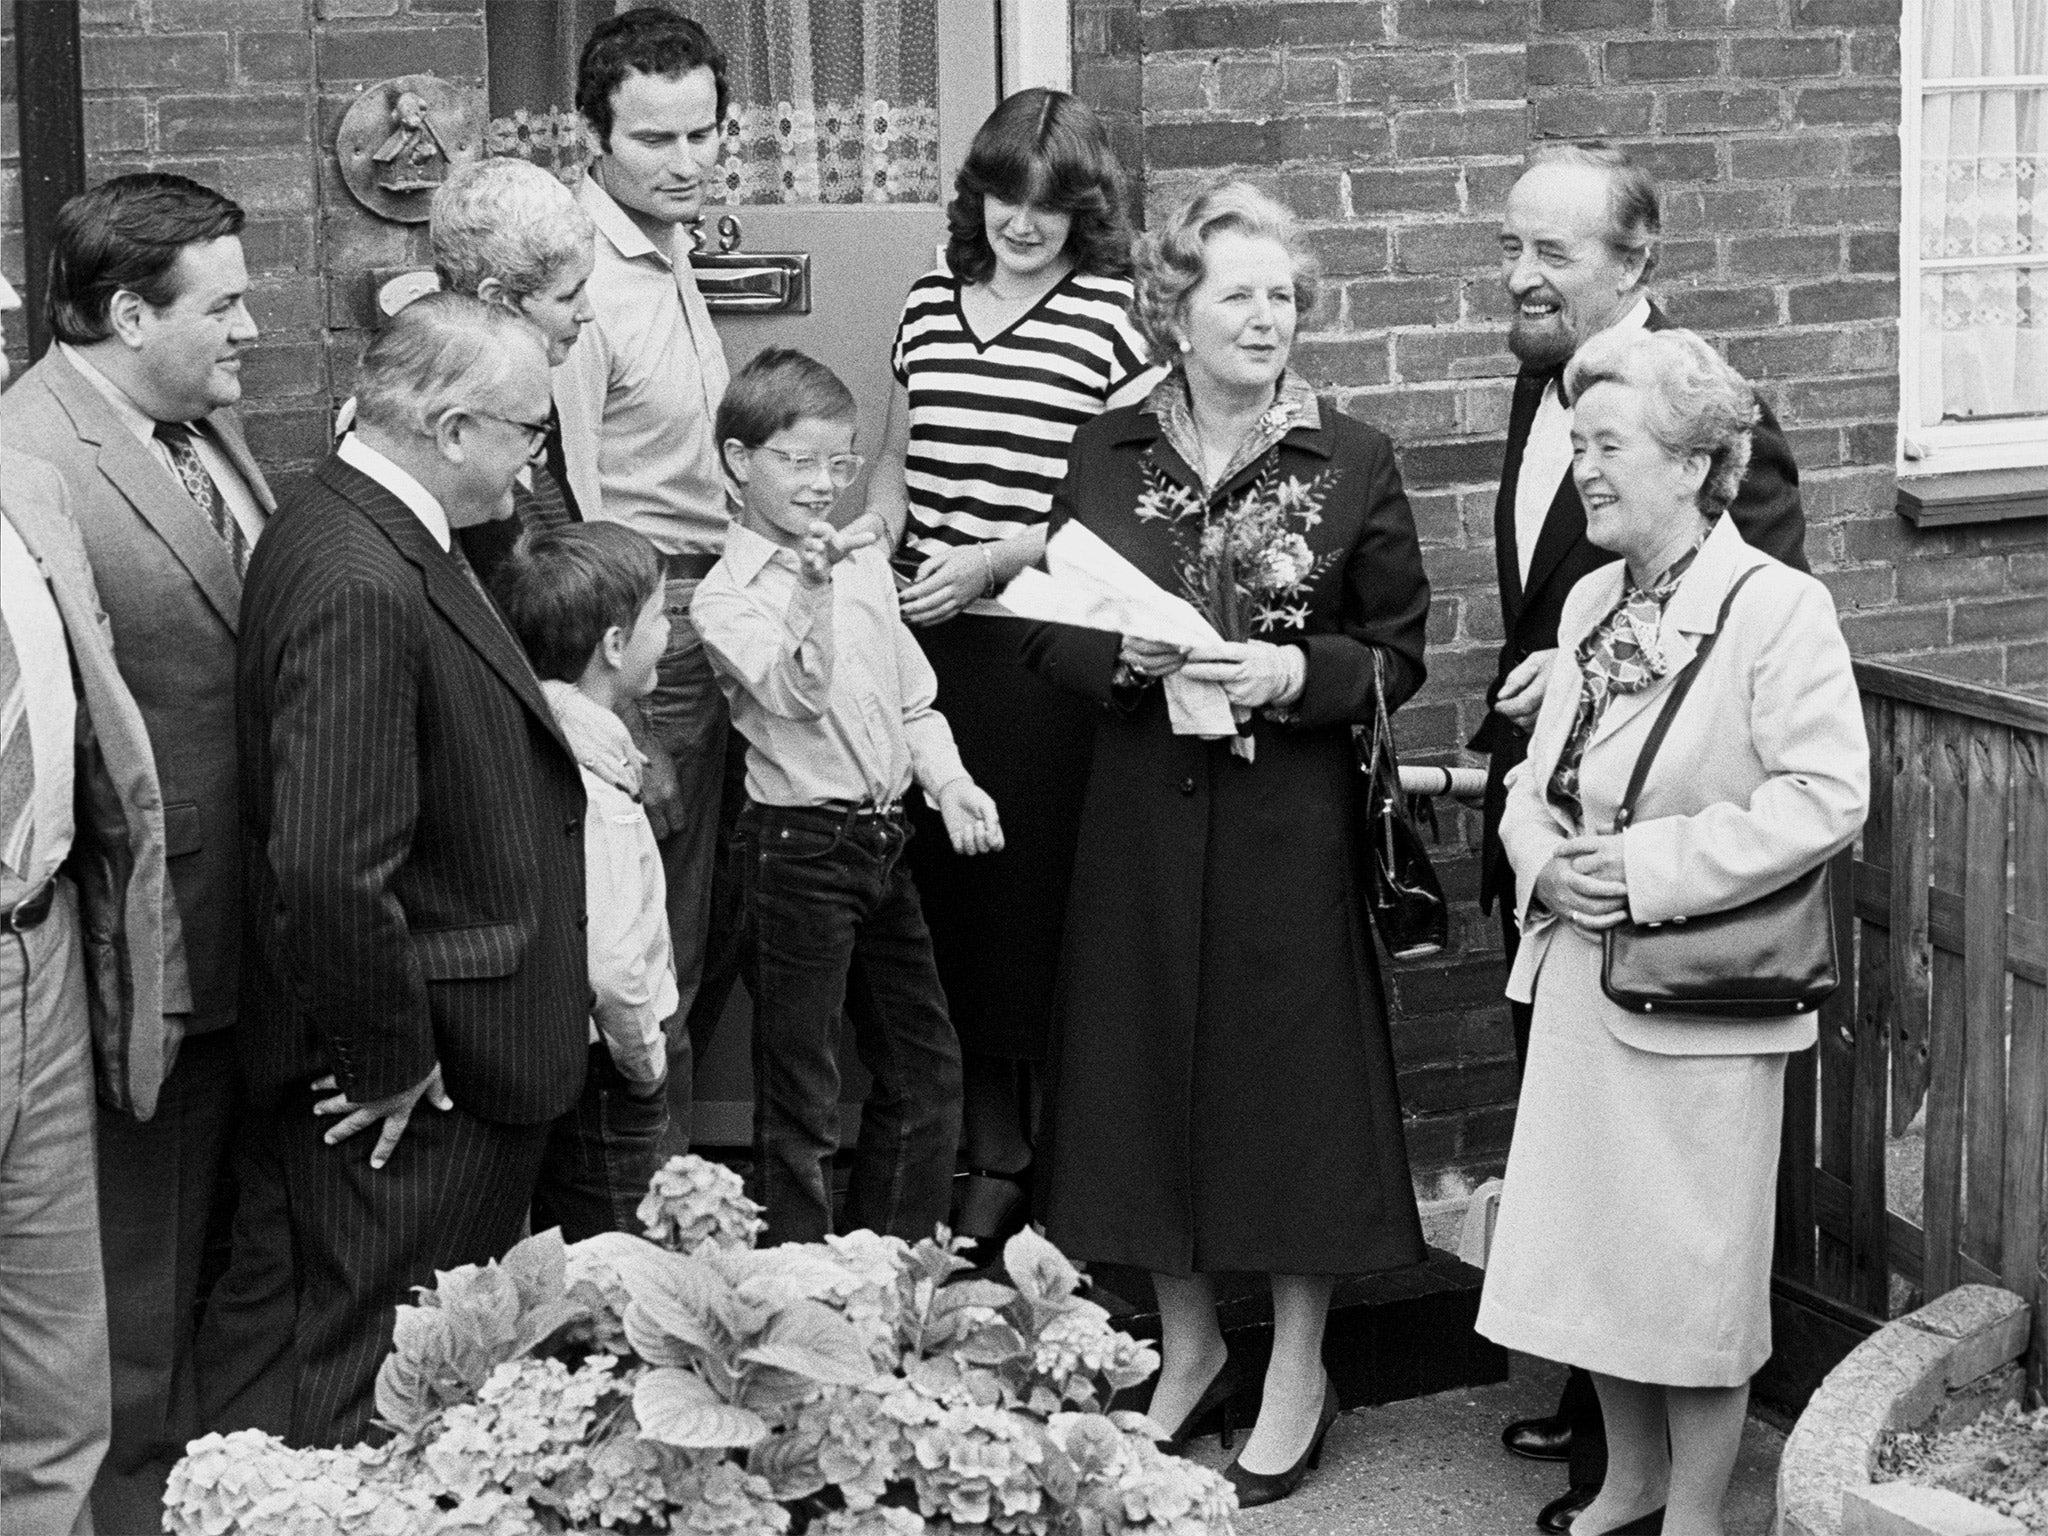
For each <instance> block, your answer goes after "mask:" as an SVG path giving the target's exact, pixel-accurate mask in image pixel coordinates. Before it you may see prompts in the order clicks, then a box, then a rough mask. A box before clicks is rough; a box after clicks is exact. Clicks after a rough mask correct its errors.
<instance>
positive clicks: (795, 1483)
mask: <svg viewBox="0 0 2048 1536" xmlns="http://www.w3.org/2000/svg"><path fill="white" fill-rule="evenodd" d="M747 1470H748V1471H749V1472H751V1473H753V1474H754V1475H755V1476H756V1477H765V1478H767V1479H768V1487H769V1489H770V1490H771V1492H772V1493H773V1495H774V1497H775V1500H776V1502H777V1503H784V1504H786V1503H788V1502H789V1501H790V1500H791V1499H807V1498H809V1497H810V1496H811V1495H812V1494H814V1493H816V1492H818V1491H819V1490H820V1489H822V1488H823V1487H824V1486H825V1483H826V1478H825V1474H824V1473H823V1472H822V1471H820V1470H819V1469H818V1441H817V1438H816V1437H815V1436H813V1435H792V1434H781V1435H771V1436H769V1437H768V1438H767V1439H766V1440H763V1441H761V1442H760V1443H759V1444H758V1445H756V1446H755V1447H754V1448H753V1449H752V1450H750V1451H749V1452H747Z"/></svg>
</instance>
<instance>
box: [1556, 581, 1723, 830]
mask: <svg viewBox="0 0 2048 1536" xmlns="http://www.w3.org/2000/svg"><path fill="white" fill-rule="evenodd" d="M1699 552H1700V547H1699V545H1697V544H1695V545H1693V547H1692V548H1691V549H1689V550H1687V551H1686V552H1685V553H1684V554H1683V555H1680V556H1679V557H1678V559H1677V560H1675V561H1673V562H1672V564H1671V565H1670V567H1669V568H1668V569H1666V570H1665V572H1664V574H1663V575H1661V576H1659V577H1658V578H1657V579H1656V580H1655V581H1653V582H1651V583H1650V586H1649V588H1648V590H1645V589H1643V588H1641V587H1639V586H1637V585H1636V584H1635V578H1633V577H1631V576H1626V575H1624V576H1623V577H1622V586H1621V601H1620V602H1618V603H1616V604H1615V605H1614V610H1613V612H1611V613H1609V614H1608V615H1607V617H1606V618H1604V619H1602V620H1601V621H1600V622H1599V623H1598V624H1596V625H1594V626H1593V629H1592V631H1591V633H1589V634H1588V635H1587V636H1586V638H1585V639H1583V640H1581V641H1580V642H1579V650H1578V658H1579V671H1580V672H1581V673H1583V674H1584V676H1585V679H1586V684H1585V687H1584V688H1583V689H1582V690H1581V691H1580V693H1579V712H1578V714H1577V715H1576V716H1574V717H1573V719H1572V731H1571V735H1570V736H1568V737H1566V738H1565V744H1564V751H1563V753H1562V754H1561V755H1560V756H1559V757H1558V760H1557V771H1556V772H1555V773H1553V774H1552V775H1551V776H1550V786H1549V794H1550V803H1551V804H1552V805H1554V806H1556V807H1557V808H1558V809H1559V810H1561V811H1563V812H1565V813H1566V814H1567V815H1569V816H1570V817H1571V819H1572V822H1573V824H1574V825H1575V826H1579V827H1581V828H1583V827H1584V825H1585V813H1584V810H1583V808H1582V807H1581V806H1580V804H1579V761H1580V759H1581V758H1583V757H1584V756H1585V755H1586V743H1587V742H1589V741H1591V740H1592V739H1593V732H1594V731H1595V730H1596V729H1598V728H1599V725H1600V717H1601V716H1602V715H1604V714H1606V713H1607V705H1608V702H1609V701H1610V700H1612V699H1613V698H1614V696H1615V695H1616V694H1621V693H1640V692H1642V691H1643V689H1645V688H1647V687H1649V686H1650V684H1652V683H1654V682H1655V681H1657V679H1658V678H1660V677H1663V676H1664V675H1665V674H1666V673H1667V672H1669V671H1670V670H1671V666H1670V663H1668V662H1667V661H1666V660H1665V659H1664V656H1663V653H1662V652H1660V651H1659V650H1658V648H1657V627H1658V626H1659V625H1660V624H1662V623H1663V621H1664V607H1665V605H1666V604H1667V603H1669V602H1670V601H1671V594H1672V593H1674V592H1676V591H1677V590H1678V583H1679V582H1680V580H1682V579H1683V578H1684V576H1685V573H1686V572H1687V571H1688V570H1690V569H1691V568H1692V562H1693V558H1694V557H1695V556H1696V555H1698V554H1699Z"/></svg>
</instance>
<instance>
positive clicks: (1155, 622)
mask: <svg viewBox="0 0 2048 1536" xmlns="http://www.w3.org/2000/svg"><path fill="white" fill-rule="evenodd" d="M1045 564H1046V569H1045V570H1043V571H1040V570H1035V569H1033V570H1025V571H1020V572H1019V573H1018V575H1017V579H1016V580H1014V581H1012V582H1011V583H1010V584H1009V585H1008V586H1007V587H1005V588H1003V592H1002V596H1001V597H1000V598H998V599H997V601H998V603H999V604H1000V605H1001V606H1002V607H1003V608H1006V609H1008V610H1009V611H1010V612H1011V613H1014V614H1016V615H1017V616H1018V617H1019V618H1026V619H1039V620H1043V621H1045V622H1048V623H1053V624H1072V625H1074V626H1075V627H1077V628H1079V629H1100V630H1107V631H1109V632H1110V633H1112V634H1119V635H1132V636H1135V637H1136V638H1138V639H1140V640H1152V641H1156V642H1158V643H1159V644H1162V645H1186V646H1200V647H1209V646H1215V645H1221V644H1222V643H1223V637H1222V636H1221V635H1219V634H1217V633H1216V630H1215V627H1214V626H1213V625H1211V624H1210V623H1209V621H1208V620H1207V619H1205V618H1203V617H1202V614H1201V611H1200V610H1199V609H1197V608H1196V607H1195V605H1194V604H1193V603H1190V602H1189V601H1187V599H1186V598H1181V597H1175V596H1174V595H1173V594H1172V593H1171V592H1168V591H1166V590H1165V589H1164V588H1163V587H1161V586H1160V585H1159V584H1158V583H1157V582H1155V581H1154V580H1152V578H1151V577H1149V576H1147V575H1146V574H1145V573H1144V572H1143V571H1141V570H1139V569H1138V568H1137V567H1136V566H1135V565H1133V564H1131V562H1130V561H1128V560H1126V559H1125V558H1124V557H1123V556H1122V555H1120V554H1118V553H1117V552H1116V551H1115V550H1113V549H1111V548H1110V547H1109V546H1108V545H1107V544H1105V543H1104V542H1103V541H1102V540H1101V539H1100V538H1099V537H1098V536H1097V535H1096V534H1094V533H1093V532H1091V531H1090V530H1088V529H1087V528H1084V527H1082V526H1081V525H1080V524H1079V523H1068V524H1066V525H1065V526H1064V527H1062V528H1061V529H1060V531H1059V532H1058V533H1055V534H1054V535H1053V536H1052V537H1051V538H1050V539H1048V540H1046V544H1045ZM1165 688H1166V709H1167V716H1168V718H1169V719H1170V720H1171V721H1172V723H1173V731H1174V734H1175V735H1176V736H1203V737H1208V738H1210V739H1217V738H1221V737H1225V736H1235V735H1236V734H1237V720H1236V717H1235V715H1234V714H1233V713H1232V711H1231V707H1230V697H1229V695H1227V694H1226V693H1224V691H1223V685H1222V684H1220V683H1201V682H1196V681H1195V680H1193V679H1192V678H1187V677H1182V676H1180V675H1179V674H1175V675H1174V676H1172V677H1169V678H1167V679H1165Z"/></svg>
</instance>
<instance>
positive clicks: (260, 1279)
mask: <svg viewBox="0 0 2048 1536" xmlns="http://www.w3.org/2000/svg"><path fill="white" fill-rule="evenodd" d="M304 1112H305V1114H306V1115H307V1116H308V1117H309V1118H310V1117H311V1115H312V1109H311V1108H310V1107H307V1108H306V1109H305V1111H304ZM228 1167H229V1171H230V1173H231V1174H232V1175H233V1178H232V1183H233V1185H234V1225H233V1228H232V1235H231V1238H230V1241H229V1247H228V1255H229V1256H228V1266H227V1270H226V1272H225V1273H224V1274H222V1275H221V1277H220V1278H219V1279H218V1280H216V1281H215V1282H214V1285H213V1289H212V1290H211V1291H210V1292H209V1293H208V1294H207V1297H206V1311H205V1314H204V1315H203V1316H202V1317H201V1318H200V1321H199V1342H198V1345H197V1347H196V1349H195V1351H194V1353H195V1355H196V1356H197V1359H198V1368H199V1419H200V1423H201V1425H202V1426H203V1427H204V1428H205V1429H208V1430H218V1431H219V1432H220V1433H222V1434H232V1433H234V1431H236V1430H238V1429H260V1430H262V1431H264V1432H265V1433H266V1434H273V1435H282V1434H284V1433H285V1431H287V1430H288V1429H290V1428H291V1419H292V1389H293V1387H294V1385H295V1384H296V1382H297V1380H298V1368H297V1364H296V1362H295V1361H294V1359H293V1357H292V1341H293V1338H294V1336H295V1335H296V1333H297V1325H298V1311H299V1297H298V1285H297V1282H296V1280H295V1279H294V1277H293V1274H292V1228H291V1220H290V1218H289V1216H288V1215H287V1214H286V1210H285V1198H284V1168H283V1167H282V1165H281V1164H280V1163H279V1161H278V1156H277V1128H276V1125H275V1123H274V1121H273V1119H272V1116H271V1115H270V1114H268V1113H260V1112H258V1111H256V1110H254V1109H251V1108H248V1107H245V1108H244V1109H243V1112H242V1116H241V1124H240V1126H239V1127H237V1129H236V1132H235V1145H234V1150H233V1151H232V1153H231V1154H230V1155H229V1159H228Z"/></svg>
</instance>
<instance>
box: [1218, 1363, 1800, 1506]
mask: <svg viewBox="0 0 2048 1536" xmlns="http://www.w3.org/2000/svg"><path fill="white" fill-rule="evenodd" d="M1563 1385H1564V1369H1563V1367H1561V1366H1556V1365H1552V1364H1550V1363H1549V1362H1547V1361H1542V1360H1533V1359H1531V1358H1529V1357H1528V1356H1526V1355H1515V1356H1513V1357H1511V1365H1510V1373H1509V1377H1508V1380H1507V1381H1506V1382H1504V1383H1501V1384H1500V1385H1497V1386H1488V1387H1465V1388H1459V1389H1457V1390H1454V1391H1450V1392H1439V1393H1437V1394H1436V1395H1435V1396H1433V1397H1421V1398H1414V1399H1411V1400H1409V1401H1407V1402H1401V1403H1389V1404H1386V1405H1385V1406H1383V1407H1377V1408H1359V1409H1354V1410H1353V1411H1352V1412H1350V1413H1347V1414H1345V1415H1344V1416H1343V1417H1342V1418H1340V1419H1339V1420H1338V1421H1337V1423H1336V1424H1335V1426H1334V1427H1332V1429H1331V1430H1330V1438H1329V1440H1328V1441H1327V1442H1326V1443H1325V1444H1324V1447H1323V1464H1322V1466H1321V1468H1320V1469H1319V1470H1317V1471H1315V1472H1312V1473H1310V1474H1309V1479H1308V1481H1307V1482H1306V1483H1305V1484H1303V1485H1302V1488H1301V1490H1300V1492H1298V1493H1296V1494H1295V1495H1294V1497H1293V1498H1291V1499H1285V1500H1282V1501H1281V1502H1280V1503H1278V1504H1271V1505H1268V1506H1266V1507H1265V1508H1264V1509H1257V1510H1251V1511H1249V1512H1247V1513H1245V1514H1243V1515H1240V1516H1239V1517H1238V1524H1237V1528H1238V1530H1239V1532H1240V1533H1242V1536H1397V1533H1398V1536H1423V1533H1427V1536H1531V1533H1533V1532H1534V1531H1535V1529H1536V1511H1537V1510H1539V1509H1541V1508H1542V1507H1543V1506H1544V1505H1545V1504H1547V1503H1549V1502H1550V1500H1551V1499H1553V1498H1555V1497H1556V1496H1557V1495H1558V1494H1560V1493H1562V1492H1564V1487H1565V1468H1564V1465H1563V1464H1562V1463H1561V1462H1534V1461H1524V1460H1522V1459H1521V1458H1519V1457H1516V1456H1510V1455H1509V1454H1508V1453H1507V1452H1506V1451H1504V1450H1502V1449H1501V1444H1500V1431H1501V1426H1502V1425H1504V1424H1506V1423H1507V1422H1508V1421H1509V1420H1510V1419H1519V1418H1528V1417H1531V1416H1532V1415H1536V1414H1544V1413H1548V1412H1550V1411H1551V1409H1553V1408H1554V1407H1556V1405H1557V1394H1558V1392H1559V1390H1560V1389H1561V1388H1562V1386H1563ZM1242 1436H1243V1432H1242V1431H1240V1435H1239V1439H1238V1441H1237V1444H1238V1445H1239V1446H1240V1447H1242V1446H1243V1444H1244V1440H1243V1437H1242ZM1784 1444H1785V1437H1784V1436H1783V1435H1781V1434H1780V1433H1779V1432H1778V1431H1777V1430H1775V1429H1772V1428H1771V1427H1770V1426H1769V1425H1767V1424H1764V1423H1762V1422H1760V1421H1758V1420H1756V1419H1751V1420H1750V1422H1749V1425H1748V1427H1747V1428H1746V1429H1745V1430H1744V1431H1743V1437H1742V1453H1741V1458H1740V1459H1739V1460H1738V1461H1737V1463H1736V1466H1735V1477H1734V1480H1733V1482H1732V1484H1731V1485H1730V1487H1729V1490H1728V1502H1727V1505H1726V1510H1727V1530H1728V1536H1768V1533H1769V1531H1770V1528H1771V1516H1772V1508H1773V1505H1772V1497H1773V1494H1772V1490H1773V1487H1774V1484H1775V1482H1776V1479H1777V1472H1778V1454H1779V1452H1780V1451H1781V1450H1783V1448H1784ZM1191 1454H1192V1455H1193V1456H1194V1458H1195V1459H1196V1460H1198V1461H1201V1462H1203V1463H1204V1464H1206V1465H1208V1466H1213V1467H1218V1468H1221V1467H1222V1466H1224V1465H1225V1464H1226V1463H1227V1462H1228V1461H1229V1460H1230V1454H1231V1453H1227V1452H1225V1451H1223V1450H1222V1448H1221V1447H1220V1446H1219V1445H1218V1444H1217V1442H1216V1438H1215V1436H1213V1435H1212V1436H1210V1437H1208V1438H1206V1439H1203V1440H1199V1441H1197V1442H1196V1443H1195V1445H1194V1447H1193V1448H1192V1451H1191Z"/></svg>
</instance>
